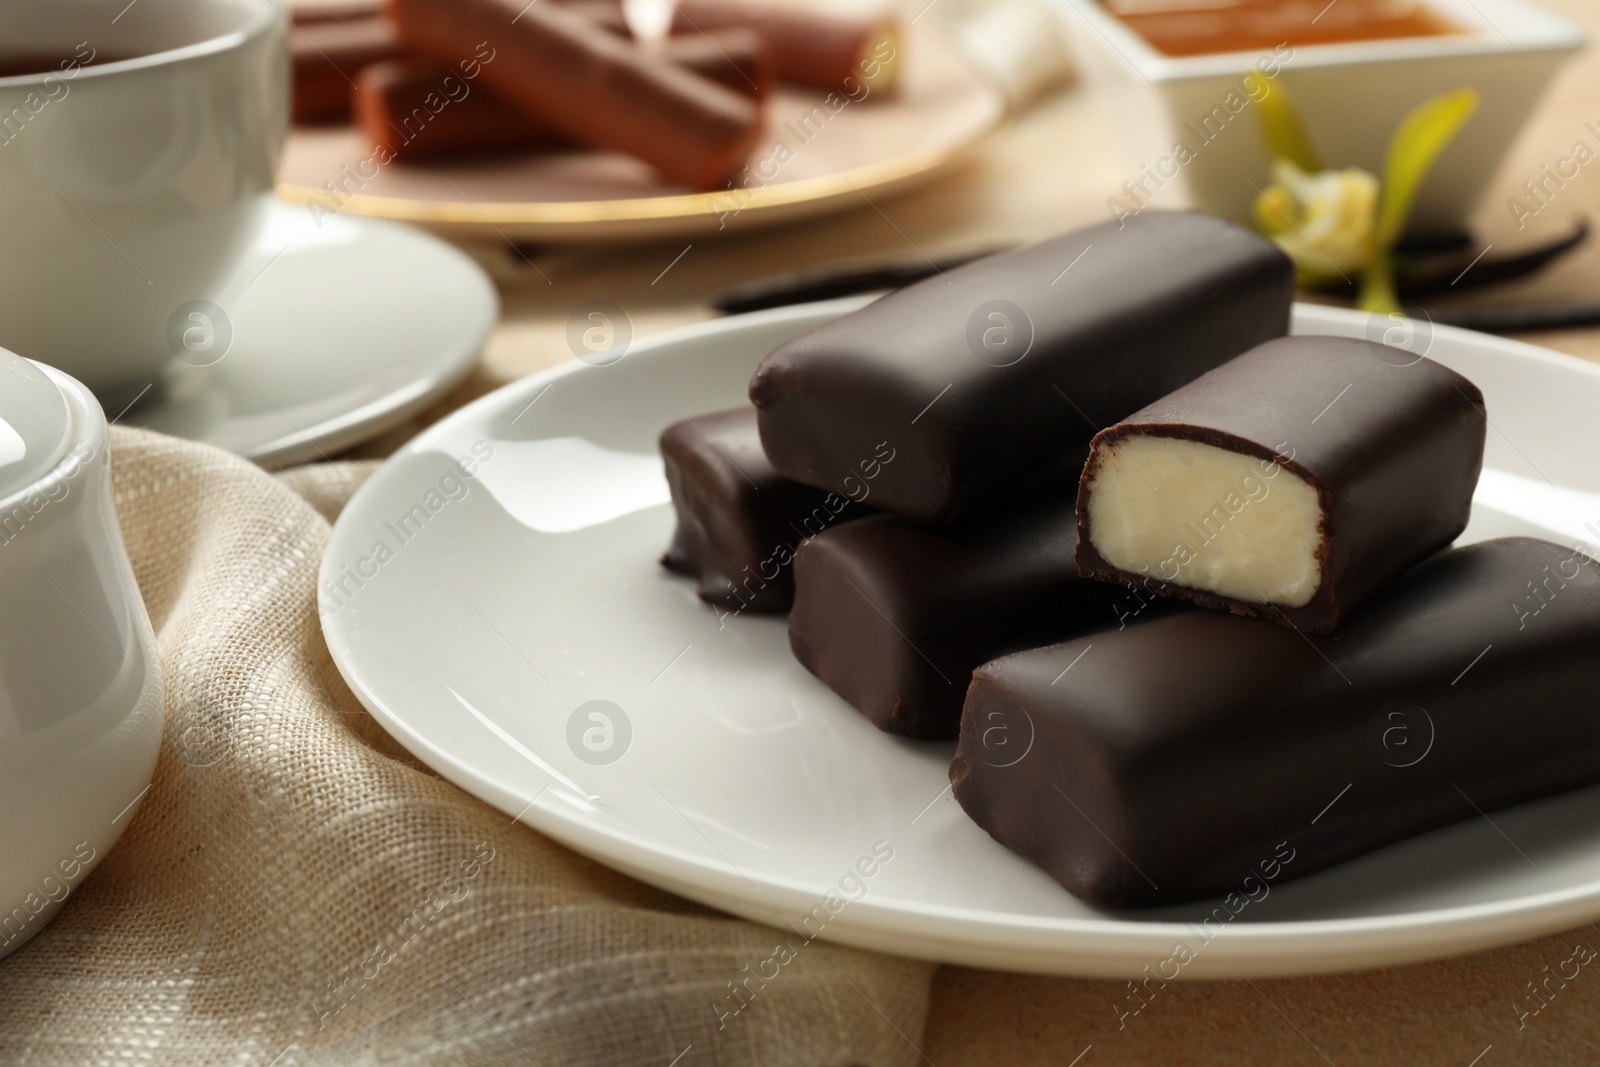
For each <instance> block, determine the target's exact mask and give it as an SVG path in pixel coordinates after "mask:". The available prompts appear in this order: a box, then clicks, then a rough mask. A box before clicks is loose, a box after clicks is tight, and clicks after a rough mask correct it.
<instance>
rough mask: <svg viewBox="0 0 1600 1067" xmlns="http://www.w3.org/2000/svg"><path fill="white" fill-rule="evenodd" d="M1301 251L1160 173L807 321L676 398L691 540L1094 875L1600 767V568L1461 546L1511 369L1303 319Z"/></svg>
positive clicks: (1456, 814)
mask: <svg viewBox="0 0 1600 1067" xmlns="http://www.w3.org/2000/svg"><path fill="white" fill-rule="evenodd" d="M1293 290H1294V277H1293V268H1292V266H1291V264H1290V263H1289V261H1288V259H1287V258H1285V257H1284V256H1283V255H1282V253H1280V252H1279V251H1278V250H1277V248H1276V247H1275V246H1274V245H1272V244H1271V243H1269V242H1267V241H1265V240H1263V239H1261V238H1260V237H1258V236H1256V235H1254V234H1252V233H1250V232H1248V231H1246V230H1244V229H1241V228H1239V227H1236V226H1234V225H1231V224H1229V223H1226V222H1223V221H1220V220H1218V219H1214V218H1210V217H1207V216H1203V215H1198V214H1190V213H1178V212H1172V213H1155V212H1147V213H1144V214H1141V215H1139V216H1137V217H1134V218H1130V219H1126V220H1124V221H1123V222H1122V223H1120V224H1117V223H1113V224H1107V225H1104V226H1098V227H1094V228H1091V229H1086V230H1081V231H1077V232H1074V233H1069V234H1066V235H1063V236H1060V237H1057V238H1054V239H1052V240H1048V241H1045V242H1043V243H1040V244H1037V245H1034V246H1032V247H1030V248H1026V249H1023V250H1021V251H1017V252H1009V253H1005V254H1002V255H997V256H993V257H990V258H988V259H984V260H981V261H978V262H976V263H973V264H971V265H968V266H966V267H962V268H960V269H957V270H952V271H948V272H946V273H945V274H944V275H942V276H939V277H935V278H932V279H930V280H928V281H926V282H922V283H919V284H917V285H915V286H912V287H910V288H908V289H904V290H901V291H900V292H897V293H895V294H893V295H891V296H888V297H885V298H883V299H881V300H879V301H877V302H875V303H873V304H871V305H869V306H867V307H866V308H864V309H862V310H860V311H858V312H855V313H854V314H851V315H847V316H844V317H843V318H840V319H837V320H835V321H833V322H830V323H828V324H827V325H825V326H822V327H821V328H819V329H817V330H814V331H812V332H811V333H808V334H806V335H804V336H802V337H800V338H797V339H796V340H794V341H791V342H789V343H787V344H784V345H782V346H780V347H779V348H778V349H777V350H775V351H774V352H772V353H771V354H770V355H769V356H767V358H766V359H765V360H764V361H763V362H762V364H761V366H760V367H759V369H758V370H757V371H756V374H755V376H754V378H753V379H752V381H751V383H750V398H751V400H752V401H753V404H754V406H753V407H751V408H745V409H741V410H738V411H732V412H724V413H720V414H717V415H708V416H701V417H696V418H693V419H690V420H688V421H686V422H683V423H679V424H677V425H675V426H673V427H672V428H670V429H669V430H667V432H666V433H665V434H664V435H663V437H662V453H663V456H664V458H665V461H666V465H667V471H668V478H669V481H670V483H671V487H672V493H673V500H674V503H675V505H676V508H677V516H678V531H677V535H676V537H675V539H674V542H673V545H672V547H671V549H670V550H669V551H668V553H667V555H666V557H665V559H664V560H663V562H664V563H665V564H666V565H667V566H668V567H670V568H672V569H673V570H676V571H680V572H683V573H689V574H694V575H697V576H698V577H699V579H700V595H701V597H702V598H703V599H705V600H706V601H707V602H708V603H710V604H712V605H715V606H716V607H717V610H719V611H721V612H723V613H725V614H739V613H742V612H772V613H781V612H785V611H787V612H788V613H789V635H790V642H791V645H792V647H793V649H794V653H795V655H796V657H797V658H798V659H799V660H800V662H801V663H802V664H804V665H805V667H806V668H807V669H808V670H810V671H811V672H812V673H813V674H815V675H816V676H817V677H818V678H819V679H821V680H822V681H823V682H824V683H826V684H827V685H828V686H829V687H830V688H832V689H833V690H834V691H835V692H836V693H838V694H839V695H840V696H841V697H843V698H844V699H845V700H846V701H848V702H849V704H851V705H852V706H853V707H855V708H856V709H857V710H859V711H860V712H861V713H863V714H865V715H866V716H867V717H868V718H870V719H871V720H872V722H873V723H874V724H875V725H877V726H878V727H879V728H880V729H883V730H886V731H889V732H892V733H898V734H903V735H906V736H909V737H914V738H921V739H926V740H930V741H936V740H950V739H955V740H956V741H957V746H956V751H955V756H954V760H953V762H952V764H951V768H950V777H951V781H952V783H953V785H954V789H955V796H956V798H957V800H958V801H959V802H960V803H961V805H962V807H963V808H964V809H965V810H966V812H967V813H968V814H969V815H970V816H971V817H972V819H973V820H974V821H975V822H977V823H978V824H979V825H980V826H982V827H983V828H984V829H985V830H987V831H988V832H989V833H990V834H991V835H993V836H994V837H995V839H996V840H998V841H1000V842H1001V843H1002V844H1004V845H1006V846H1007V847H1009V848H1011V849H1013V850H1014V851H1016V852H1018V853H1019V854H1021V855H1023V856H1025V857H1027V858H1028V859H1030V860H1032V861H1033V862H1035V863H1037V864H1038V865H1039V866H1040V867H1042V868H1043V869H1045V870H1046V871H1048V872H1049V873H1050V874H1051V875H1052V876H1054V877H1055V878H1056V879H1057V880H1058V881H1060V882H1061V884H1062V885H1063V886H1065V887H1066V888H1067V889H1069V890H1070V891H1072V892H1073V893H1075V894H1077V895H1078V896H1080V897H1083V898H1084V899H1086V900H1088V901H1091V902H1093V903H1095V904H1099V905H1103V906H1107V907H1142V906H1153V905H1164V904H1172V903H1178V902H1182V901H1187V900H1194V899H1200V898H1204V897H1207V896H1212V895H1220V894H1222V893H1225V892H1227V891H1229V890H1231V889H1235V888H1236V887H1237V886H1238V885H1239V884H1241V882H1242V880H1243V879H1245V878H1246V877H1248V876H1249V875H1250V874H1252V873H1253V872H1254V871H1255V870H1256V869H1257V867H1258V866H1259V865H1260V864H1261V863H1262V862H1264V861H1268V860H1271V859H1272V858H1273V857H1274V856H1281V855H1283V854H1285V853H1284V852H1283V850H1284V849H1285V848H1288V849H1292V850H1293V851H1292V852H1290V853H1288V854H1290V855H1293V856H1294V857H1295V861H1294V863H1293V865H1292V867H1284V868H1283V874H1284V875H1285V876H1291V875H1292V876H1294V877H1299V876H1303V875H1306V874H1310V873H1313V872H1314V871H1317V870H1321V869H1324V868H1326V867H1328V866H1330V865H1332V864H1336V863H1339V862H1342V861H1344V860H1347V859H1350V858H1353V857H1355V856H1358V855H1361V854H1363V853H1366V852H1370V851H1372V850H1374V849H1377V848H1380V847H1383V846H1385V845H1388V844H1391V843H1394V842H1396V841H1399V840H1401V839H1404V838H1406V837H1410V836H1413V835H1416V834H1419V833H1422V832H1425V831H1427V830H1431V829H1434V828H1436V827H1440V826H1444V825H1447V824H1449V823H1452V822H1457V821H1460V820H1463V819H1467V818H1472V817H1476V816H1477V815H1479V814H1481V813H1482V812H1486V811H1492V810H1494V809H1497V808H1503V807H1506V806H1508V805H1512V804H1518V803H1521V802H1524V801H1528V800H1532V799H1536V798H1539V797H1543V796H1548V795H1551V794H1554V793H1558V792H1562V791H1566V790H1570V789H1574V788H1577V787H1579V786H1583V785H1588V784H1592V783H1594V782H1596V781H1600V718H1597V717H1596V716H1595V713H1594V711H1593V709H1594V708H1595V707H1596V706H1597V705H1600V657H1595V656H1594V655H1592V653H1591V652H1590V649H1591V648H1593V647H1595V646H1596V645H1597V644H1600V567H1597V568H1596V569H1595V570H1593V571H1591V570H1590V569H1589V566H1590V564H1591V562H1592V560H1591V558H1590V557H1589V555H1588V554H1587V553H1586V552H1584V551H1583V550H1581V549H1574V548H1572V547H1562V546H1559V545H1555V544H1552V543H1549V542H1545V541H1540V540H1535V539H1528V538H1514V539H1504V540H1499V541H1490V542H1485V543H1481V544H1476V545H1472V546H1470V547H1466V548H1457V549H1451V548H1450V547H1449V546H1450V544H1451V542H1453V541H1454V540H1455V539H1456V537H1457V536H1458V535H1460V533H1461V532H1462V530H1463V529H1464V528H1465V527H1466V524H1467V520H1468V517H1469V512H1470V510H1471V503H1472V495H1473V491H1474V489H1475V487H1476V484H1477V480H1478V475H1479V472H1480V470H1481V468H1482V464H1483V454H1484V443H1485V432H1486V428H1487V419H1486V416H1485V411H1484V403H1483V396H1482V393H1481V392H1480V391H1479V390H1478V388H1477V387H1476V386H1474V385H1473V384H1472V383H1471V382H1470V381H1468V380H1467V379H1466V378H1464V377H1462V376H1461V375H1459V374H1457V373H1455V372H1454V371H1451V370H1450V369H1448V368H1446V367H1444V366H1442V365H1440V364H1438V363H1435V362H1433V361H1431V360H1428V359H1425V358H1421V357H1418V356H1414V355H1411V354H1410V353H1406V352H1401V351H1397V350H1395V349H1391V348H1388V347H1386V346H1384V345H1381V344H1377V343H1374V342H1370V341H1366V340H1358V339H1351V338H1337V337H1321V336H1297V337H1288V336H1286V335H1287V333H1288V330H1289V314H1290V304H1291V300H1292V297H1293Z"/></svg>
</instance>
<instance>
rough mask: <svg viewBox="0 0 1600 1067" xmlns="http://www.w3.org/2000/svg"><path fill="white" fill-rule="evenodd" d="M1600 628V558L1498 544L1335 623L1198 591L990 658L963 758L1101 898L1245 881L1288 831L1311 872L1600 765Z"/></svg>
mask: <svg viewBox="0 0 1600 1067" xmlns="http://www.w3.org/2000/svg"><path fill="white" fill-rule="evenodd" d="M1091 642H1092V644H1093V646H1094V647H1093V648H1092V649H1090V648H1088V646H1089V644H1090V643H1091ZM1597 647H1600V563H1595V562H1594V561H1592V560H1590V559H1589V558H1588V557H1587V556H1585V555H1583V554H1582V553H1580V552H1575V551H1574V550H1573V549H1569V548H1563V547H1561V546H1559V545H1555V544H1551V543H1550V542H1547V541H1539V540H1534V539H1530V538H1506V539H1503V540H1498V541H1489V542H1484V543H1482V544H1477V545H1472V546H1469V547H1466V548H1460V549H1455V550H1452V551H1450V552H1447V553H1444V554H1442V555H1440V556H1437V557H1435V558H1434V559H1432V560H1430V561H1428V562H1427V563H1425V564H1423V565H1422V566H1420V567H1418V568H1417V569H1415V570H1414V571H1412V572H1411V573H1410V574H1407V575H1405V576H1404V577H1402V578H1400V579H1399V580H1398V581H1396V582H1394V583H1392V584H1391V585H1389V586H1388V587H1386V588H1385V589H1384V590H1383V591H1382V592H1381V593H1379V594H1378V595H1377V596H1376V597H1374V598H1373V599H1372V600H1370V601H1369V602H1368V603H1367V604H1366V605H1364V606H1363V607H1362V608H1361V610H1359V611H1357V612H1356V613H1355V614H1353V615H1352V616H1351V617H1350V618H1349V619H1348V620H1346V622H1345V624H1344V625H1343V626H1342V627H1341V628H1340V630H1339V632H1338V633H1337V634H1336V635H1335V636H1332V637H1312V636H1307V635H1305V634H1301V633H1295V632H1294V631H1293V630H1290V629H1288V628H1287V627H1283V626H1274V625H1273V624H1271V623H1268V622H1263V621H1261V620H1259V619H1249V618H1239V617H1237V616H1232V615H1225V614H1222V613H1220V612H1210V611H1188V612H1183V613H1181V614H1178V615H1174V616H1170V617H1167V618H1162V619H1157V620H1155V621H1153V622H1150V623H1147V624H1145V625H1141V626H1136V627H1129V628H1128V629H1126V630H1124V631H1121V632H1118V633H1107V634H1098V635H1096V636H1094V637H1093V638H1090V639H1086V640H1077V641H1069V642H1066V643H1064V644H1058V645H1053V646H1051V647H1049V648H1041V649H1036V650H1034V651H1031V652H1024V653H1020V654H1018V655H1015V656H1008V657H1006V658H1004V659H999V660H996V661H994V662H993V663H989V664H985V665H984V666H983V667H982V668H980V669H979V670H978V671H977V673H976V675H975V676H974V679H973V684H972V689H971V692H970V693H969V694H968V696H967V705H966V709H965V712H964V717H963V719H962V729H961V740H960V744H959V746H958V747H957V750H956V757H955V761H954V762H953V763H952V764H951V766H950V779H951V782H952V783H953V784H954V787H955V796H956V799H957V800H958V801H960V803H961V806H962V807H963V808H964V809H966V811H967V814H969V815H970V816H971V817H972V818H973V820H974V821H975V822H977V823H978V825H979V826H981V827H983V828H984V829H985V830H987V831H988V832H989V833H990V834H991V835H992V836H993V837H994V838H995V839H996V840H997V841H999V842H1000V843H1001V844H1003V845H1005V846H1006V847H1008V848H1010V849H1012V850H1014V851H1016V852H1018V853H1020V854H1021V855H1023V856H1025V857H1026V858H1028V859H1030V860H1032V861H1033V862H1034V863H1037V864H1038V865H1039V866H1041V867H1043V868H1044V869H1045V870H1046V871H1048V872H1049V873H1050V874H1051V875H1052V876H1053V877H1054V878H1056V879H1057V880H1058V881H1059V882H1061V884H1062V885H1064V886H1065V887H1066V888H1067V889H1069V890H1071V891H1072V892H1073V893H1075V894H1076V895H1078V896H1080V897H1083V898H1085V899H1086V900H1089V901H1091V902H1093V903H1096V904H1101V905H1105V906H1108V907H1142V906H1148V905H1160V904H1174V903H1179V902H1183V901H1188V900H1194V899H1199V898H1203V897H1207V896H1214V895H1221V894H1225V893H1229V892H1240V893H1243V892H1247V891H1248V888H1249V887H1248V885H1247V884H1246V882H1245V880H1246V878H1247V877H1250V876H1252V875H1253V874H1255V872H1257V871H1259V870H1260V865H1261V864H1262V863H1264V862H1268V861H1270V860H1271V859H1272V857H1273V856H1274V855H1275V853H1276V852H1277V850H1278V849H1279V848H1280V846H1284V847H1286V848H1287V850H1289V851H1290V852H1291V853H1292V854H1293V857H1294V858H1293V861H1292V862H1290V863H1285V864H1284V865H1283V869H1282V872H1281V874H1282V875H1283V876H1285V877H1294V878H1298V877H1301V876H1303V875H1308V874H1311V873H1313V872H1315V871H1320V870H1323V869H1325V868H1327V867H1331V866H1333V865H1334V864H1336V863H1341V862H1343V861H1345V860H1348V859H1352V858H1354V857H1356V856H1360V855H1362V854H1364V853H1367V852H1371V851H1373V850H1375V849H1378V848H1382V847H1383V846H1385V845H1389V844H1392V843H1394V842H1396V841H1401V840H1403V839H1405V838H1408V837H1412V836H1414V835H1416V834H1420V833H1424V832H1426V831H1428V830H1432V829H1435V828H1438V827H1441V826H1446V825H1449V824H1451V823H1455V822H1460V821H1462V820H1465V819H1472V818H1477V817H1479V814H1480V812H1490V811H1494V810H1496V809H1498V808H1504V807H1508V806H1510V805H1513V804H1520V803H1523V802H1525V801H1529V800H1534V799H1537V798H1540V797H1546V796H1550V795H1552V794H1556V793H1561V792H1565V791H1568V790H1571V789H1576V788H1578V787H1580V786H1585V785H1589V784H1591V783H1594V782H1596V781H1600V716H1597V715H1596V714H1595V709H1596V708H1597V707H1600V657H1597V656H1596V655H1595V649H1596V648H1597ZM1080 656H1081V657H1082V658H1081V659H1079V657H1080ZM1069 663H1075V665H1074V666H1073V667H1072V670H1071V671H1070V672H1068V673H1067V674H1066V675H1065V676H1064V677H1060V672H1061V670H1062V669H1063V668H1064V667H1065V666H1067V665H1068V664H1069ZM1058 677H1060V681H1059V682H1057V681H1056V679H1057V678H1058ZM1280 858H1281V857H1280ZM1258 880H1259V879H1258Z"/></svg>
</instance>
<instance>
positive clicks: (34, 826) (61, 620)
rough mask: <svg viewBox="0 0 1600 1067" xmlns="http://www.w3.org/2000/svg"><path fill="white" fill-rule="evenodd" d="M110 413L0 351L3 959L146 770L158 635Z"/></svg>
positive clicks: (155, 739) (82, 862)
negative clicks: (116, 475) (115, 460)
mask: <svg viewBox="0 0 1600 1067" xmlns="http://www.w3.org/2000/svg"><path fill="white" fill-rule="evenodd" d="M107 444H108V441H107V430H106V417H105V414H104V413H103V412H102V411H101V409H100V406H99V405H98V404H97V403H96V402H95V399H94V396H93V395H92V394H91V393H90V392H89V390H87V389H86V388H84V387H83V386H82V385H80V384H79V383H78V382H76V381H74V380H73V379H72V378H69V377H68V376H67V375H65V374H63V373H61V372H60V371H57V370H53V369H50V368H48V367H44V366H42V365H41V364H36V363H31V362H29V361H28V360H24V359H22V358H20V357H18V356H16V355H13V354H12V353H10V352H7V351H5V350H4V349H0V811H5V812H6V813H7V814H8V816H9V818H7V819H6V821H5V824H4V825H3V826H0V956H4V955H6V954H7V953H9V952H12V951H14V950H15V949H17V948H18V947H20V946H21V945H22V944H23V943H25V942H26V941H27V940H28V939H29V938H30V937H32V936H33V935H34V934H36V933H38V932H39V930H40V929H41V928H42V927H43V926H44V925H45V923H47V922H48V921H49V920H50V918H51V917H52V916H53V915H54V914H55V912H56V910H57V909H59V908H60V906H61V904H62V902H63V901H65V900H66V899H67V898H68V897H70V896H71V895H72V893H73V892H74V891H75V890H76V889H77V887H78V886H79V885H81V884H82V882H83V879H84V878H85V877H86V876H87V875H88V873H89V871H90V870H91V869H93V867H94V866H95V864H97V863H98V862H99V861H100V860H101V858H103V857H104V855H105V853H106V852H107V850H109V849H110V847H111V845H112V843H113V842H114V841H116V839H117V837H118V836H119V835H120V834H121V833H122V831H123V829H124V828H125V827H127V825H128V823H129V822H130V821H131V820H132V818H133V813H134V811H135V809H136V807H137V804H138V801H139V800H140V799H141V798H142V797H143V796H144V794H145V791H146V789H147V788H148V786H149V784H150V779H151V775H152V773H153V771H154V769H155V762H156V751H157V749H158V748H159V746H160V741H161V720H162V687H161V673H160V667H159V664H158V662H157V658H156V651H155V638H154V635H153V634H152V633H151V629H150V620H149V617H148V616H147V615H146V614H145V608H144V601H143V600H142V599H141V598H140V596H139V588H138V586H137V585H136V584H135V583H134V578H133V569H132V567H131V566H130V565H129V563H128V556H127V553H126V552H125V551H124V549H123V543H122V534H121V532H120V530H119V529H118V526H117V518H116V513H115V511H114V510H113V507H112V497H111V467H110V456H109V455H108V452H107Z"/></svg>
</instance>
